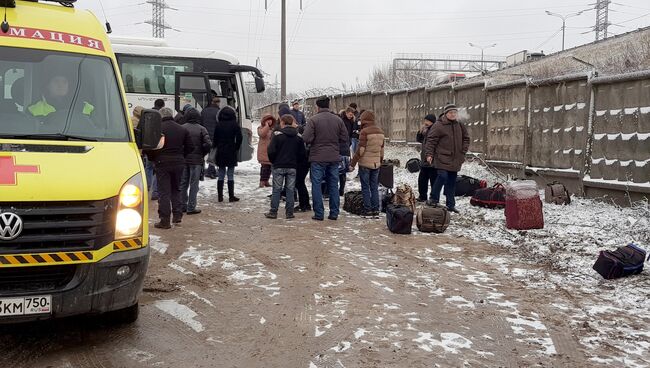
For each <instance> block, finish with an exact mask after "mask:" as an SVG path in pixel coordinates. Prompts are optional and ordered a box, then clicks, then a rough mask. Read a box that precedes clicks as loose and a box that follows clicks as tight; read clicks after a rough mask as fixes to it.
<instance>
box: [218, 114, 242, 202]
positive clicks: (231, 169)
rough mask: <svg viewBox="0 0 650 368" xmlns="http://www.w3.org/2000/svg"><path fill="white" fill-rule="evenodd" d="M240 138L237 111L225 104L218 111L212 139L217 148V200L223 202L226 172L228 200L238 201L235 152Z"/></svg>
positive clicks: (240, 140) (239, 144) (240, 142)
mask: <svg viewBox="0 0 650 368" xmlns="http://www.w3.org/2000/svg"><path fill="white" fill-rule="evenodd" d="M242 140H243V136H242V132H241V127H240V126H239V121H238V120H237V112H235V110H234V109H233V108H232V107H230V106H225V107H224V108H222V109H221V111H219V116H218V117H217V125H216V127H215V129H214V138H213V139H212V146H213V147H216V148H217V156H216V159H215V163H216V164H217V167H218V168H219V170H218V178H219V180H218V181H217V193H218V200H219V202H223V184H224V180H225V178H226V174H227V175H228V201H229V202H238V201H239V198H237V197H235V166H237V153H238V152H239V148H240V147H241V144H242Z"/></svg>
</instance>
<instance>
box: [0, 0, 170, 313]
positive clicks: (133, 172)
mask: <svg viewBox="0 0 650 368" xmlns="http://www.w3.org/2000/svg"><path fill="white" fill-rule="evenodd" d="M56 3H58V4H55V3H52V2H50V3H46V2H43V1H41V2H38V1H34V0H32V1H16V0H0V19H5V14H6V21H3V22H2V27H1V30H0V323H14V322H21V321H33V320H41V319H49V318H58V317H65V316H71V315H78V314H89V313H90V314H104V313H107V315H108V316H110V317H111V318H113V319H116V320H118V321H124V322H132V321H135V320H136V319H137V316H138V298H139V295H140V293H141V290H142V284H143V280H144V276H145V273H146V270H147V265H148V261H149V247H148V236H149V234H148V224H147V218H148V217H147V211H148V208H147V201H146V200H145V198H147V197H146V182H145V176H144V168H143V164H142V160H141V157H140V150H141V149H147V148H151V147H155V145H156V144H151V142H155V143H157V142H158V139H159V138H160V115H159V114H158V113H157V112H155V111H152V110H147V111H145V113H144V114H143V116H142V119H141V120H140V124H139V127H138V131H137V133H136V131H134V130H133V126H132V124H131V122H130V121H129V114H128V111H127V108H126V103H125V101H126V100H125V97H124V96H125V95H124V88H123V86H122V82H121V78H120V77H119V76H120V73H119V70H118V67H117V62H116V60H115V56H114V54H113V51H112V50H111V45H110V43H109V41H108V38H107V35H106V32H105V31H104V29H103V27H102V25H101V23H100V22H99V21H98V20H97V18H96V17H95V16H94V15H93V14H92V13H90V12H88V11H81V10H77V9H75V8H74V7H73V5H74V4H73V3H74V1H72V0H70V1H65V0H63V1H56ZM136 135H137V137H136ZM136 138H137V139H136ZM136 142H137V143H136Z"/></svg>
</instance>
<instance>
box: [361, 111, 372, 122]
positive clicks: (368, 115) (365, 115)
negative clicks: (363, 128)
mask: <svg viewBox="0 0 650 368" xmlns="http://www.w3.org/2000/svg"><path fill="white" fill-rule="evenodd" d="M359 120H361V122H364V121H368V122H373V123H374V122H375V113H374V112H372V110H366V111H364V112H363V114H361V117H359Z"/></svg>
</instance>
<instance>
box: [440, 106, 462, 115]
mask: <svg viewBox="0 0 650 368" xmlns="http://www.w3.org/2000/svg"><path fill="white" fill-rule="evenodd" d="M452 110H456V111H458V108H457V107H456V105H454V104H448V105H446V106H445V110H444V111H443V114H446V113H448V112H449V111H452Z"/></svg>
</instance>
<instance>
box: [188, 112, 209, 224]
mask: <svg viewBox="0 0 650 368" xmlns="http://www.w3.org/2000/svg"><path fill="white" fill-rule="evenodd" d="M183 127H184V128H185V129H187V131H188V132H189V133H190V138H191V139H192V144H193V146H194V149H193V150H192V152H190V153H189V154H188V155H187V156H185V170H184V171H183V179H182V181H181V201H182V202H183V210H184V212H187V214H188V215H196V214H199V213H201V210H199V209H197V208H196V196H197V194H198V192H199V179H200V178H201V171H203V167H204V165H205V161H204V157H205V155H207V154H208V153H209V152H210V148H211V147H212V140H211V139H210V136H209V135H208V130H207V129H205V127H204V126H202V125H201V115H200V114H199V112H198V111H197V110H196V109H194V108H191V109H188V110H187V112H186V113H185V124H184V125H183ZM188 191H189V194H188Z"/></svg>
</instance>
